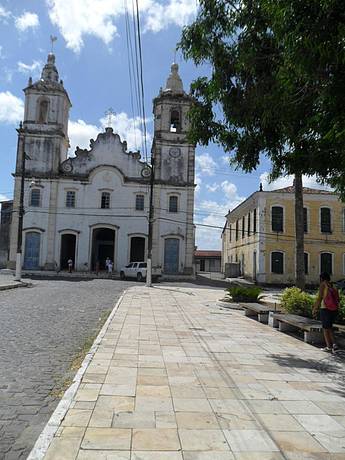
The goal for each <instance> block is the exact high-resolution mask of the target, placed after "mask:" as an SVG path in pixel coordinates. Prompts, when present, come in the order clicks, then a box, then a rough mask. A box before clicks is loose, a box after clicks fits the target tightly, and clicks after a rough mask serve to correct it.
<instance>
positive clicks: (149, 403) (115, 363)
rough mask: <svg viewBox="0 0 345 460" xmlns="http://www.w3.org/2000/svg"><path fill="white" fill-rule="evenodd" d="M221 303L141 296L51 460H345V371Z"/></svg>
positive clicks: (154, 291) (139, 290)
mask: <svg viewBox="0 0 345 460" xmlns="http://www.w3.org/2000/svg"><path fill="white" fill-rule="evenodd" d="M221 296H222V292H221V291H219V290H218V291H215V290H210V289H188V288H178V287H176V288H175V287H171V288H168V287H156V288H151V289H148V288H146V287H144V286H138V287H134V288H131V289H130V290H129V291H128V292H127V293H126V294H125V296H124V298H123V300H122V302H121V303H120V305H119V307H118V310H117V312H116V314H115V315H114V317H113V319H112V321H111V322H110V324H109V327H108V329H107V332H106V333H105V335H104V337H103V339H102V341H101V342H100V344H99V345H98V348H97V351H96V353H95V355H94V357H93V359H92V361H91V362H90V364H89V365H88V367H87V369H86V372H85V374H84V375H83V378H82V381H81V384H80V386H79V388H78V390H77V392H76V393H75V396H74V398H73V401H72V403H71V405H70V407H69V409H68V411H67V413H66V416H65V417H64V419H63V421H62V423H61V425H60V427H59V428H58V430H57V432H56V434H55V436H54V438H53V440H52V442H51V444H50V447H49V449H48V451H47V453H46V455H45V459H46V460H52V459H53V460H60V459H63V460H72V459H77V460H98V459H102V460H283V459H288V460H305V459H308V460H309V459H313V460H317V459H318V460H344V459H345V387H344V379H343V377H344V367H343V364H342V363H341V362H340V360H339V359H337V358H334V357H333V356H331V355H327V354H325V353H324V352H322V351H320V350H318V349H317V348H315V347H313V346H311V345H308V344H305V343H303V342H302V341H299V340H297V339H295V338H293V337H290V336H287V335H284V334H282V333H279V332H278V331H276V330H273V329H271V328H270V327H268V326H265V325H262V324H259V323H258V322H255V321H253V320H251V319H249V318H246V317H244V316H243V314H242V313H241V312H239V311H229V310H227V311H225V310H220V309H219V308H217V306H216V302H215V301H216V300H217V299H219V298H220V297H221ZM32 458H34V457H32ZM37 458H38V457H37Z"/></svg>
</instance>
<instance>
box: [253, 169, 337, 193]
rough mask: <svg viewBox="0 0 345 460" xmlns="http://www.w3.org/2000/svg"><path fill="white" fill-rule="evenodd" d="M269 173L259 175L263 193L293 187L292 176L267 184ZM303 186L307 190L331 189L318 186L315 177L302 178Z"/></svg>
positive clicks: (325, 186)
mask: <svg viewBox="0 0 345 460" xmlns="http://www.w3.org/2000/svg"><path fill="white" fill-rule="evenodd" d="M268 177H269V173H268V172H264V173H262V174H261V175H260V182H261V183H262V187H263V189H264V191H265V190H266V191H270V190H277V189H280V188H285V187H289V186H291V185H293V180H294V177H293V176H284V177H279V178H278V179H277V180H275V181H273V182H271V183H269V181H268ZM303 186H304V187H309V188H317V189H321V190H331V187H329V186H327V185H322V184H319V183H318V182H317V181H316V177H315V176H303Z"/></svg>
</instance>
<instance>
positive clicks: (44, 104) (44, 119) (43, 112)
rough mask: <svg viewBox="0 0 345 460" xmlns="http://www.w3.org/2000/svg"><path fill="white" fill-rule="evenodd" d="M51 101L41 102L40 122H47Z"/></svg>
mask: <svg viewBox="0 0 345 460" xmlns="http://www.w3.org/2000/svg"><path fill="white" fill-rule="evenodd" d="M48 106H49V102H48V101H46V100H43V101H41V102H40V103H39V110H38V120H37V121H38V123H47V118H48Z"/></svg>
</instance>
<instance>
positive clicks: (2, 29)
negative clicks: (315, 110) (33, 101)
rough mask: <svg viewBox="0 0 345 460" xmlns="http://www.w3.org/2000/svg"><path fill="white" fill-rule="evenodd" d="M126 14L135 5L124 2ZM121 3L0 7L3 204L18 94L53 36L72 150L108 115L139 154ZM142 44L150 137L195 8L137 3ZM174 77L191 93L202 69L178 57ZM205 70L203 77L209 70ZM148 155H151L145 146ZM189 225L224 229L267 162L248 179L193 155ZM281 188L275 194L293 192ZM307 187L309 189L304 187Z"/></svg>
mask: <svg viewBox="0 0 345 460" xmlns="http://www.w3.org/2000/svg"><path fill="white" fill-rule="evenodd" d="M127 1H128V5H129V7H130V8H131V7H132V6H131V5H132V1H130V0H127ZM123 5H124V0H68V1H66V0H25V1H23V0H0V138H1V149H0V158H1V168H0V199H4V198H6V197H7V198H11V197H12V193H13V192H12V188H13V180H12V176H11V173H12V172H13V170H14V164H15V155H16V131H15V127H16V126H18V123H19V121H20V120H21V119H22V110H23V96H24V95H23V92H22V89H23V88H25V86H26V84H27V80H28V78H29V76H32V77H33V79H34V80H35V79H38V78H39V75H40V71H41V68H42V65H43V64H44V62H45V61H46V58H47V54H48V53H49V51H50V40H49V36H50V35H51V34H53V35H55V36H56V37H57V38H58V40H57V42H56V43H55V47H54V48H55V49H54V52H55V55H56V64H57V67H58V70H59V73H60V78H62V79H63V81H64V86H65V88H66V89H67V91H68V93H69V96H70V99H71V101H72V105H73V107H72V109H71V112H70V125H69V136H70V142H71V150H72V151H73V149H74V148H75V146H76V145H79V146H80V147H83V148H86V147H88V144H89V139H90V138H94V137H95V136H96V135H97V132H99V131H100V130H101V129H102V127H103V126H104V123H105V120H104V112H105V111H106V110H107V109H108V108H109V107H112V108H113V109H114V110H115V112H116V114H117V115H116V116H115V117H114V120H113V127H114V129H115V130H116V131H117V132H118V133H119V134H120V136H121V137H122V138H123V139H125V140H127V142H128V144H129V147H132V148H135V141H136V140H138V138H140V132H139V131H138V129H139V127H138V125H137V124H135V123H134V122H133V120H134V121H135V119H136V117H137V116H138V114H137V113H134V114H133V113H132V110H131V104H130V85H129V78H128V65H127V47H126V29H125V16H124V7H123ZM139 8H140V11H141V19H142V27H143V35H142V47H143V61H144V83H145V110H146V115H147V118H148V131H149V136H151V135H152V122H151V117H152V99H153V98H154V97H155V96H156V95H157V94H158V92H159V88H160V87H161V86H164V85H165V82H166V78H167V76H168V74H169V70H170V65H171V63H172V61H173V57H174V51H173V50H174V49H175V46H176V43H177V42H178V40H179V37H180V33H181V27H182V26H183V25H184V24H186V23H188V22H190V21H191V20H193V18H194V17H195V12H196V8H197V3H196V0H166V1H161V0H139ZM176 60H177V62H178V64H179V66H180V75H181V77H182V79H183V82H184V87H185V89H187V90H188V88H189V85H190V83H191V81H192V80H193V79H194V78H195V77H196V76H197V75H199V74H201V73H202V72H203V71H205V69H198V68H196V67H195V66H194V65H193V64H192V63H191V62H185V61H183V60H182V58H181V56H180V55H179V54H178V55H177V57H176ZM206 70H207V69H206ZM149 150H150V146H149ZM196 165H197V170H196V183H197V184H198V187H197V190H196V202H195V209H196V212H195V222H196V223H203V224H206V225H216V226H222V225H223V224H224V222H225V219H224V215H225V214H226V212H227V210H228V209H231V208H233V207H234V206H236V205H237V204H239V203H240V202H241V201H242V200H243V199H244V198H246V197H247V196H248V195H250V194H251V193H252V192H254V191H255V190H257V189H258V187H259V183H260V180H261V181H263V182H264V187H265V188H266V189H267V187H269V188H272V187H273V186H272V185H268V184H267V180H266V172H267V171H268V170H269V165H268V163H267V162H264V163H263V164H262V165H261V166H260V168H259V170H258V171H257V172H255V173H254V174H251V175H245V174H243V173H241V172H240V171H239V172H236V171H234V170H232V169H231V168H230V166H229V165H228V161H227V158H226V156H225V155H224V152H222V150H221V149H219V148H218V147H217V146H215V145H210V146H208V147H207V148H204V147H203V148H201V147H197V149H196ZM290 183H291V179H290V178H283V179H281V180H280V181H279V183H278V184H276V186H277V187H280V186H286V185H290ZM306 185H312V184H306ZM196 236H197V241H196V244H197V245H198V247H199V248H200V249H220V246H221V241H220V231H219V230H217V229H213V228H202V227H197V234H196Z"/></svg>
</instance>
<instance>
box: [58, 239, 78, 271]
mask: <svg viewBox="0 0 345 460" xmlns="http://www.w3.org/2000/svg"><path fill="white" fill-rule="evenodd" d="M76 241H77V237H76V236H75V235H74V234H73V233H65V234H64V235H61V250H60V269H61V270H65V269H67V268H68V264H67V262H68V260H69V259H72V261H73V267H74V268H75V267H76V260H75V259H76V257H75V248H76Z"/></svg>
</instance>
